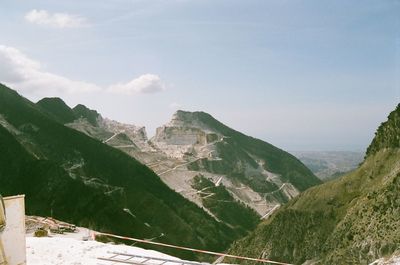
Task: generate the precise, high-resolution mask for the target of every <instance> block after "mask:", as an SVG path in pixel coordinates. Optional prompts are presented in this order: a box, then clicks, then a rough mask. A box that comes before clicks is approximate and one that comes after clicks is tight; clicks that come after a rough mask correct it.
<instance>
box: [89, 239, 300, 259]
mask: <svg viewBox="0 0 400 265" xmlns="http://www.w3.org/2000/svg"><path fill="white" fill-rule="evenodd" d="M96 234H98V235H103V236H109V237H113V238H119V239H124V240H130V241H135V242H139V243H145V244H151V245H157V246H162V247H168V248H175V249H181V250H187V251H191V252H197V253H203V254H209V255H214V256H219V257H227V258H235V259H241V260H250V261H257V262H263V263H270V264H278V265H292V264H290V263H284V262H279V261H272V260H267V259H259V258H250V257H244V256H237V255H231V254H225V253H219V252H214V251H208V250H201V249H195V248H188V247H181V246H176V245H170V244H165V243H160V242H152V241H148V240H144V239H138V238H133V237H125V236H118V235H113V234H109V233H102V232H96Z"/></svg>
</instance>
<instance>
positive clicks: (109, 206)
mask: <svg viewBox="0 0 400 265" xmlns="http://www.w3.org/2000/svg"><path fill="white" fill-rule="evenodd" d="M62 116H63V115H62ZM0 150H1V152H0V165H1V167H0V193H2V194H3V195H12V194H18V193H25V194H26V210H27V214H31V215H42V216H50V215H53V216H54V217H55V218H57V219H60V220H64V221H68V222H72V223H75V224H77V225H82V226H88V227H91V228H93V229H97V230H100V231H108V232H113V233H117V234H122V235H127V236H136V237H140V238H152V237H156V236H159V235H160V234H162V233H163V234H164V235H165V236H164V237H162V238H160V239H159V240H160V241H163V242H169V243H175V244H181V245H186V246H191V247H198V248H207V249H213V250H223V249H225V248H226V247H227V246H228V245H229V244H230V243H231V242H232V240H233V239H234V238H235V237H236V236H237V235H235V233H232V230H231V229H230V228H229V227H227V226H225V225H223V224H220V223H218V222H216V221H215V220H214V219H213V218H212V217H210V216H209V215H207V214H206V213H205V212H204V211H203V210H202V209H200V208H199V207H197V206H196V205H195V204H193V203H191V202H189V201H187V200H186V199H184V198H183V197H182V196H181V195H179V194H177V193H175V192H173V191H172V190H171V189H170V188H168V187H167V186H166V185H165V184H164V183H163V182H162V181H161V180H160V179H159V177H158V176H157V175H156V174H154V172H153V171H151V170H149V169H148V168H147V167H146V166H144V165H143V164H141V163H139V162H138V161H136V160H135V159H133V158H132V157H130V156H128V155H126V154H125V153H123V152H121V151H119V150H116V149H114V148H112V147H109V146H107V145H105V144H103V143H101V142H100V141H97V140H95V139H93V138H90V137H88V136H86V135H84V134H82V133H80V132H78V131H75V130H73V129H70V128H68V127H65V126H64V125H63V124H61V123H59V122H57V121H56V120H55V119H54V117H50V115H49V114H48V112H47V111H46V110H44V108H43V107H38V106H37V105H35V104H33V103H31V102H30V101H28V100H27V99H25V98H23V97H21V96H20V95H18V94H17V93H16V92H15V91H13V90H11V89H9V88H7V87H5V86H3V85H0ZM127 209H128V210H129V211H130V212H131V213H132V214H133V215H134V216H135V217H133V216H132V215H130V214H128V213H127ZM174 254H175V255H180V256H185V257H190V256H191V255H190V254H187V253H182V252H179V253H178V252H176V253H174ZM190 258H193V257H190Z"/></svg>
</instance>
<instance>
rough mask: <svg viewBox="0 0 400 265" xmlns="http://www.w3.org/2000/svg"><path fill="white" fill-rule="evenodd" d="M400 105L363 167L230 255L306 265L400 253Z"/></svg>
mask: <svg viewBox="0 0 400 265" xmlns="http://www.w3.org/2000/svg"><path fill="white" fill-rule="evenodd" d="M398 117H399V107H397V109H396V110H395V111H394V112H392V113H391V114H390V115H389V118H388V121H387V122H385V123H383V124H382V125H381V126H380V128H379V129H378V132H377V135H376V137H375V139H374V140H373V141H372V144H371V145H370V147H369V148H368V150H369V151H368V152H367V157H366V159H365V161H364V162H363V164H362V165H361V166H360V167H359V168H358V169H357V170H355V171H354V172H352V173H350V174H348V175H346V176H344V177H341V178H339V179H337V180H334V181H331V182H328V183H325V184H323V185H320V186H317V187H313V188H311V189H309V190H307V191H305V192H304V193H302V194H301V195H300V196H298V197H297V198H295V199H294V200H292V201H290V202H289V203H288V204H287V205H285V206H284V207H282V208H281V209H280V210H278V211H277V212H276V213H275V214H273V215H272V216H271V217H270V218H269V219H268V220H266V221H265V222H263V223H261V224H260V225H259V226H258V228H257V229H256V230H255V231H254V232H253V233H251V234H250V235H249V236H247V237H246V238H244V239H242V240H239V241H237V242H235V243H234V244H233V246H232V249H231V252H232V253H235V254H241V255H251V256H263V257H268V258H271V259H274V260H280V261H286V262H292V263H295V264H302V263H303V262H305V261H307V260H313V261H314V262H315V263H317V264H368V263H369V262H372V261H374V260H376V259H377V258H379V257H383V256H385V255H389V254H391V253H393V252H394V251H395V250H398V249H400V228H399V227H400V149H399V148H398V147H399V145H398V143H396V141H395V139H398V137H399V132H400V131H399V129H400V128H399V125H400V124H399V123H398V120H399V119H398Z"/></svg>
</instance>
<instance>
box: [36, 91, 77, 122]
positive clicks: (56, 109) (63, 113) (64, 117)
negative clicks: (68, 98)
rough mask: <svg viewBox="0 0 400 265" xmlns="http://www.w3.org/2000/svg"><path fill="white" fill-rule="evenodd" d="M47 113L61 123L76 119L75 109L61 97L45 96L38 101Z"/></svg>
mask: <svg viewBox="0 0 400 265" xmlns="http://www.w3.org/2000/svg"><path fill="white" fill-rule="evenodd" d="M36 104H37V105H38V106H39V107H40V108H41V109H42V110H43V111H45V112H46V114H48V115H50V116H52V118H54V119H56V120H57V121H59V122H61V123H69V122H72V121H73V120H75V113H74V111H73V110H72V109H71V108H70V107H69V106H68V105H67V104H66V103H65V102H64V101H63V100H62V99H61V98H57V97H54V98H43V99H41V100H39V101H38V102H37V103H36Z"/></svg>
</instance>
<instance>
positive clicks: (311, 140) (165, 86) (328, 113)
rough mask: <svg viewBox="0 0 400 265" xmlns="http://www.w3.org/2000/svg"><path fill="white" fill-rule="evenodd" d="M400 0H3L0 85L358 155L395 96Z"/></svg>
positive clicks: (148, 122) (115, 111)
mask: <svg viewBox="0 0 400 265" xmlns="http://www.w3.org/2000/svg"><path fill="white" fill-rule="evenodd" d="M399 14H400V1H399V0H382V1H375V0H371V1H369V0H366V1H357V0H343V1H341V0H339V1H327V0H315V1H312V0H309V1H298V0H292V1H288V0H259V1H256V0H246V1H244V0H243V1H237V0H198V1H194V0H193V1H191V0H168V1H167V0H112V1H111V0H107V1H106V0H104V1H101V0H96V1H94V0H85V1H77V0H68V1H66V0H58V1H50V0H30V1H25V0H2V1H1V3H0V82H1V83H4V84H6V85H8V86H10V87H11V88H13V89H15V90H17V91H18V92H19V93H20V94H21V95H23V96H25V97H27V98H28V99H30V100H32V101H34V102H36V101H37V100H39V99H41V98H43V97H61V98H62V99H63V100H64V101H65V102H66V103H67V104H68V105H69V106H71V107H73V106H75V105H76V104H78V103H82V104H85V105H86V106H88V107H89V108H92V109H96V110H97V111H99V112H100V113H101V114H102V116H104V117H108V118H111V119H114V120H118V121H121V122H125V123H133V124H136V125H141V126H146V128H147V131H148V134H149V136H150V137H151V136H152V135H153V134H154V132H155V128H157V127H159V126H161V125H162V124H165V123H166V122H168V121H169V120H170V118H171V116H172V114H173V113H174V112H175V111H176V110H178V109H183V110H188V111H205V112H208V113H210V114H211V115H213V116H214V117H215V118H216V119H218V120H220V121H221V122H223V123H225V124H226V125H228V126H230V127H232V128H234V129H236V130H238V131H241V132H243V133H245V134H248V135H251V136H253V137H257V138H260V139H263V140H265V141H267V142H269V143H272V144H274V145H276V146H278V147H280V148H283V149H285V150H293V151H295V150H302V151H328V150H335V151H338V150H340V151H365V149H366V147H367V146H368V145H369V143H370V142H371V140H372V138H373V136H374V133H375V131H376V129H377V127H378V126H379V124H380V123H381V122H383V121H385V120H386V117H387V115H388V114H389V112H390V111H392V110H393V109H394V108H395V107H396V105H397V104H398V103H400V16H399Z"/></svg>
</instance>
